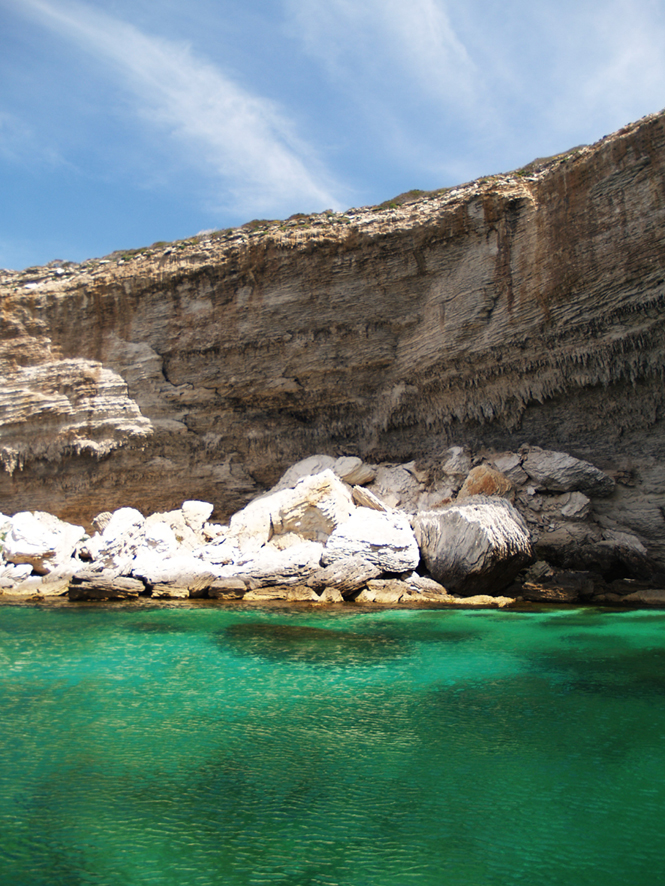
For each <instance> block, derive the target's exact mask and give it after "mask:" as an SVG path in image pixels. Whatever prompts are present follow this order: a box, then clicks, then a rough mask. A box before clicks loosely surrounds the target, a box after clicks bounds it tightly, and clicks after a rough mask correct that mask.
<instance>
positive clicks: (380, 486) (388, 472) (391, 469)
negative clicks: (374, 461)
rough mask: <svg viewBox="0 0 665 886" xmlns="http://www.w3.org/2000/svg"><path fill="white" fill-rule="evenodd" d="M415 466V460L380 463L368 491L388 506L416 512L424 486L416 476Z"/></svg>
mask: <svg viewBox="0 0 665 886" xmlns="http://www.w3.org/2000/svg"><path fill="white" fill-rule="evenodd" d="M413 468H414V464H413V462H411V463H410V464H404V465H379V467H378V468H377V470H376V477H375V479H374V481H373V482H372V483H371V484H370V486H369V487H368V491H370V492H372V493H373V494H374V495H375V496H376V497H377V498H378V499H379V500H380V501H381V502H383V504H384V505H387V507H388V508H396V507H399V509H400V510H401V511H406V512H408V513H414V512H415V511H416V509H417V506H418V499H419V498H420V495H421V493H422V492H423V487H422V485H421V484H420V483H419V482H418V480H417V478H416V477H415V476H414V474H413Z"/></svg>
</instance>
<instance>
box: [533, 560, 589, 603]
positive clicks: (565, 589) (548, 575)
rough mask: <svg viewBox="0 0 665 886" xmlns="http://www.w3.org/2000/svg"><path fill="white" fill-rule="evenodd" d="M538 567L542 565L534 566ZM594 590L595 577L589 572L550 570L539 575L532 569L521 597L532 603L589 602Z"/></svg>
mask: <svg viewBox="0 0 665 886" xmlns="http://www.w3.org/2000/svg"><path fill="white" fill-rule="evenodd" d="M538 565H540V563H536V564H534V566H538ZM594 590H595V587H594V580H593V576H592V574H591V573H589V572H560V571H557V570H553V569H551V568H550V569H549V570H548V571H547V572H541V574H540V575H537V574H536V573H535V570H533V568H532V569H530V570H529V571H528V572H527V580H526V581H524V582H523V584H522V587H521V589H520V596H521V597H523V598H524V599H525V600H529V601H530V602H532V603H576V602H578V601H579V600H588V599H589V598H590V597H591V596H593V593H594Z"/></svg>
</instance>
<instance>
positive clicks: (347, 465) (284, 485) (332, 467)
mask: <svg viewBox="0 0 665 886" xmlns="http://www.w3.org/2000/svg"><path fill="white" fill-rule="evenodd" d="M326 470H327V471H332V472H333V474H335V476H337V477H339V478H340V479H341V480H343V481H344V482H345V483H348V484H349V486H354V485H358V486H362V485H364V484H365V483H370V482H371V481H372V480H373V479H374V477H375V476H376V468H374V467H372V466H371V465H366V464H364V463H363V460H362V459H361V458H358V457H357V456H342V457H340V458H337V459H335V458H332V456H330V455H323V454H319V455H310V456H309V457H308V458H303V459H302V460H301V461H299V462H296V464H294V465H291V467H290V468H289V469H288V470H287V471H286V472H285V473H284V474H283V476H282V477H281V478H280V480H279V482H278V483H277V484H276V485H275V486H273V488H272V489H271V492H278V491H279V490H280V489H293V487H294V486H295V485H296V483H297V482H298V481H299V480H302V479H303V478H304V477H308V476H310V475H313V474H320V473H321V472H322V471H326Z"/></svg>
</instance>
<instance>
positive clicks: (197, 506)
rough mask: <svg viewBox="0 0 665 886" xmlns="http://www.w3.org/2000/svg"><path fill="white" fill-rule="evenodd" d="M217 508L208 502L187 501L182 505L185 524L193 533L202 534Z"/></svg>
mask: <svg viewBox="0 0 665 886" xmlns="http://www.w3.org/2000/svg"><path fill="white" fill-rule="evenodd" d="M214 509H215V506H214V505H211V504H210V503H209V502H207V501H185V502H183V504H182V508H181V510H182V516H183V519H184V521H185V523H186V524H187V525H188V526H189V528H190V529H191V530H192V531H193V532H199V533H200V532H202V531H203V525H204V523H205V522H206V520H208V518H209V517H210V515H211V514H212V512H213V511H214Z"/></svg>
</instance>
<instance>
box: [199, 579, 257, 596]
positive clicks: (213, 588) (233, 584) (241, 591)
mask: <svg viewBox="0 0 665 886" xmlns="http://www.w3.org/2000/svg"><path fill="white" fill-rule="evenodd" d="M247 590H248V587H247V585H246V584H245V582H244V581H243V580H242V579H241V578H217V579H215V581H213V582H212V583H211V585H210V586H209V588H208V596H209V597H214V598H216V599H219V600H241V599H242V598H243V597H244V596H245V594H246V593H247Z"/></svg>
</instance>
